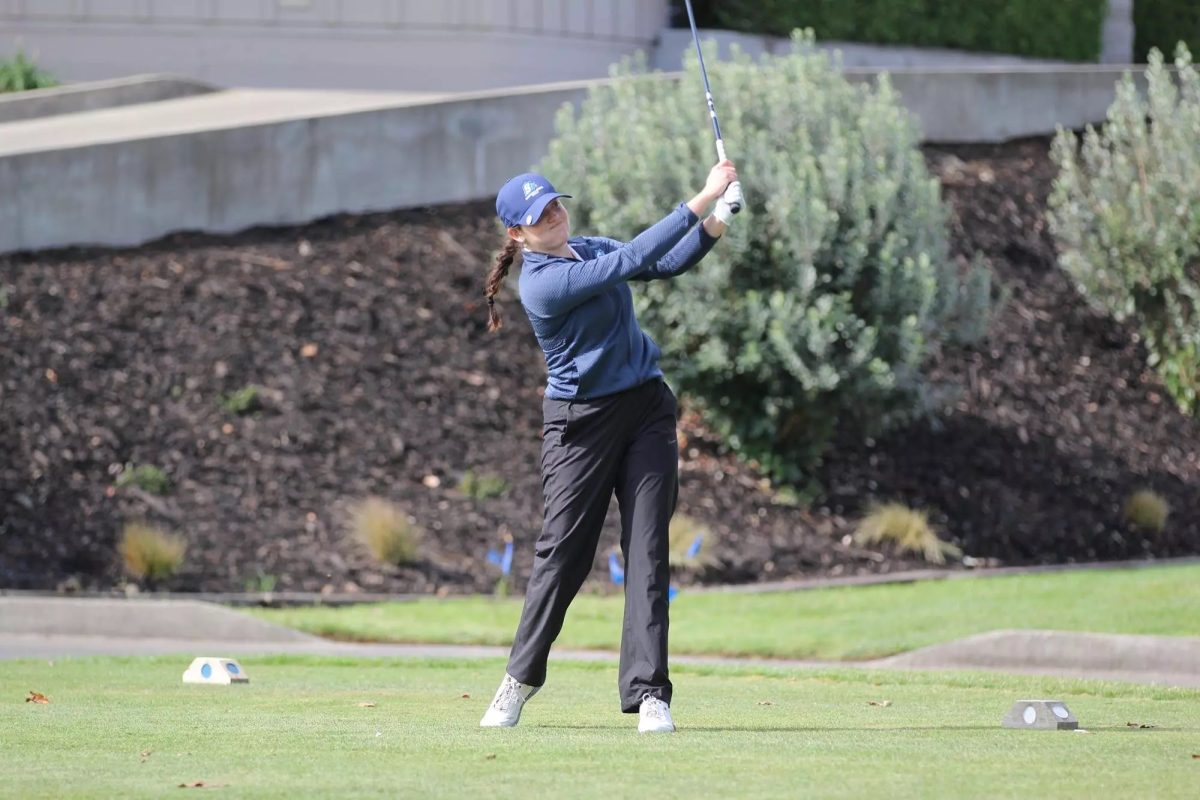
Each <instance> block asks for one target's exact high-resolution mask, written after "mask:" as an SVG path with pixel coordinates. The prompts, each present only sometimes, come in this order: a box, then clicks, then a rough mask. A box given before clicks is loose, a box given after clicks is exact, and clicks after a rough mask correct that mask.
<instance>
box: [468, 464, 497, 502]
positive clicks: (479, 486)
mask: <svg viewBox="0 0 1200 800" xmlns="http://www.w3.org/2000/svg"><path fill="white" fill-rule="evenodd" d="M458 490H459V491H460V492H462V493H463V494H465V495H466V496H467V497H470V498H471V499H472V500H491V499H492V498H495V497H503V496H504V494H505V493H506V492H507V491H508V481H506V480H504V478H501V477H500V476H499V475H492V474H483V475H476V474H475V473H474V472H472V471H471V470H467V471H466V472H464V473H463V476H462V480H460V481H459V482H458Z"/></svg>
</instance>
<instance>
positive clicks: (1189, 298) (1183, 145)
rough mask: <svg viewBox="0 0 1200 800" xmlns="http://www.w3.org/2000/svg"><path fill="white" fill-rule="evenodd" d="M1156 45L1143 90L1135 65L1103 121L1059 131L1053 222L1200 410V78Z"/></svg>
mask: <svg viewBox="0 0 1200 800" xmlns="http://www.w3.org/2000/svg"><path fill="white" fill-rule="evenodd" d="M1175 67H1176V71H1175V74H1174V75H1172V73H1171V71H1170V70H1168V69H1167V67H1166V66H1165V65H1164V63H1163V57H1162V53H1160V52H1159V51H1158V50H1153V51H1151V53H1150V66H1149V67H1148V69H1147V70H1146V81H1147V86H1148V91H1147V92H1146V94H1145V96H1143V95H1142V94H1141V93H1140V92H1139V91H1138V87H1137V85H1136V84H1135V82H1134V79H1133V77H1132V76H1131V75H1130V74H1129V73H1128V72H1127V73H1125V76H1124V78H1123V79H1122V80H1121V82H1120V83H1119V84H1118V85H1117V98H1116V100H1115V101H1114V102H1113V104H1112V106H1110V107H1109V109H1108V120H1107V122H1106V123H1105V124H1104V127H1103V129H1102V130H1097V129H1096V128H1094V127H1091V126H1089V127H1088V128H1087V130H1086V132H1085V133H1084V135H1083V143H1082V146H1080V142H1079V139H1078V137H1076V135H1075V134H1074V133H1072V132H1071V131H1066V130H1059V132H1058V135H1057V136H1056V137H1055V139H1054V146H1053V149H1052V156H1053V158H1054V161H1055V163H1056V164H1057V165H1058V168H1059V175H1058V179H1057V180H1056V181H1055V184H1054V191H1053V193H1052V194H1051V195H1050V214H1049V219H1050V228H1051V230H1052V231H1053V233H1054V236H1055V238H1056V239H1057V241H1058V247H1059V250H1060V252H1061V257H1060V263H1061V264H1062V266H1063V269H1065V270H1066V272H1067V273H1068V274H1069V275H1070V276H1071V278H1072V279H1073V280H1074V282H1075V285H1076V287H1078V289H1079V291H1080V292H1081V293H1082V294H1083V296H1084V297H1085V298H1087V300H1088V302H1089V303H1090V304H1091V305H1092V306H1094V307H1095V308H1096V309H1098V310H1100V311H1102V312H1104V313H1107V314H1109V315H1111V316H1112V317H1113V318H1114V319H1116V320H1118V321H1121V322H1124V321H1129V322H1131V323H1132V324H1134V325H1135V326H1136V327H1137V328H1138V330H1139V331H1140V332H1141V334H1142V338H1143V339H1144V341H1145V345H1146V352H1147V357H1148V362H1149V365H1150V366H1151V367H1153V368H1154V369H1155V371H1157V372H1158V374H1159V375H1160V376H1161V377H1162V380H1163V383H1164V385H1165V386H1166V389H1167V391H1168V392H1169V393H1170V394H1171V396H1172V397H1173V398H1174V399H1175V402H1176V403H1177V404H1178V405H1179V407H1180V408H1181V409H1182V410H1183V411H1185V412H1187V413H1189V414H1196V413H1197V412H1198V411H1200V403H1198V393H1200V146H1198V145H1197V142H1200V76H1198V75H1197V72H1196V68H1195V66H1194V65H1193V64H1192V56H1191V53H1190V52H1189V51H1188V49H1187V47H1185V46H1184V45H1182V44H1181V45H1180V46H1179V48H1178V50H1177V51H1176V56H1175Z"/></svg>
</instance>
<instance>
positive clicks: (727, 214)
mask: <svg viewBox="0 0 1200 800" xmlns="http://www.w3.org/2000/svg"><path fill="white" fill-rule="evenodd" d="M713 216H714V217H716V218H717V219H719V220H721V222H723V223H725V225H726V227H728V226H729V224H730V223H731V222H733V208H731V207H730V205H729V203H726V202H725V198H724V197H722V198H721V199H720V200H718V201H717V205H716V207H715V208H713Z"/></svg>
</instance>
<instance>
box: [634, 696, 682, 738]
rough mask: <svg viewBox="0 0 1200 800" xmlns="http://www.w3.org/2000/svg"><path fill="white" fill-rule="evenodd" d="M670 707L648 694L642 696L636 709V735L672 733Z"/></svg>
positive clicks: (672, 724) (673, 729)
mask: <svg viewBox="0 0 1200 800" xmlns="http://www.w3.org/2000/svg"><path fill="white" fill-rule="evenodd" d="M674 732H675V721H674V720H673V719H671V707H670V706H669V705H667V704H666V703H664V702H663V701H662V700H659V699H658V698H657V697H655V696H654V695H652V694H650V693H648V692H647V693H646V694H644V695H642V705H641V708H639V709H638V733H674Z"/></svg>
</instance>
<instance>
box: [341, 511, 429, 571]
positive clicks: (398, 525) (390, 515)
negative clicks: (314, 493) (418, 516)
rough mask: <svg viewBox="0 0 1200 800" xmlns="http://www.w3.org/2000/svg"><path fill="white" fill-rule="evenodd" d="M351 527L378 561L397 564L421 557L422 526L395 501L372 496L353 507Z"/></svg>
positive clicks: (401, 564)
mask: <svg viewBox="0 0 1200 800" xmlns="http://www.w3.org/2000/svg"><path fill="white" fill-rule="evenodd" d="M350 513H351V526H352V528H353V530H354V534H355V536H356V537H357V538H358V540H359V541H360V542H361V543H362V544H363V545H365V546H366V548H367V550H369V551H370V553H371V555H372V556H373V557H374V558H375V560H376V561H379V562H380V563H383V564H391V565H393V566H403V565H405V564H411V563H413V562H414V561H416V560H417V556H418V554H419V552H420V548H421V540H422V538H423V536H422V531H421V529H420V528H419V527H418V526H417V524H416V523H415V522H413V521H412V520H411V519H409V517H408V515H407V514H405V513H404V511H403V510H402V509H401V508H400V507H399V506H397V505H396V504H394V503H391V502H389V501H387V500H384V499H382V498H379V497H370V498H367V499H366V500H363V501H361V502H359V503H357V504H356V505H355V506H354V507H353V508H352V509H351V512H350Z"/></svg>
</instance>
